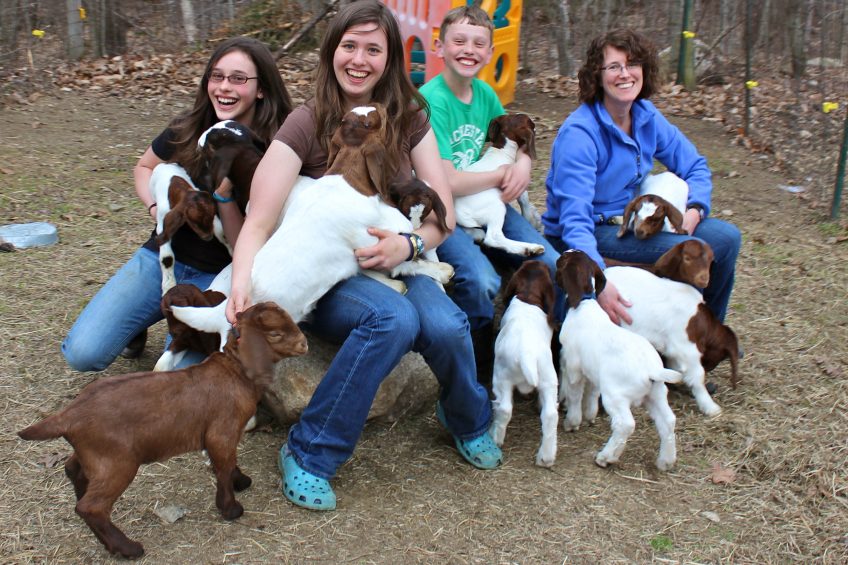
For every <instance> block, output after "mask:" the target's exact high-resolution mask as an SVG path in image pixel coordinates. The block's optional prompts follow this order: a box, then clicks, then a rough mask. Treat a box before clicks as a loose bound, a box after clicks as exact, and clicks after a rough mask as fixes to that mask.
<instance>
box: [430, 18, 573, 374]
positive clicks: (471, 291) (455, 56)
mask: <svg viewBox="0 0 848 565" xmlns="http://www.w3.org/2000/svg"><path fill="white" fill-rule="evenodd" d="M493 34H494V26H493V25H492V21H491V19H489V16H488V14H487V13H486V12H484V11H483V10H481V9H480V8H478V7H476V6H462V7H459V8H454V9H453V10H450V11H449V12H448V13H447V14H446V15H445V18H444V20H443V21H442V26H441V29H440V31H439V39H438V40H437V41H436V51H437V55H438V56H439V57H441V58H442V59H444V62H445V68H444V70H443V71H442V72H441V74H439V75H438V76H437V77H435V78H433V79H432V80H431V81H429V82H428V83H427V84H425V85H424V86H422V87H421V94H422V95H423V96H424V98H425V99H426V100H427V103H428V104H429V105H430V124H431V125H432V127H433V131H434V133H435V134H436V140H437V142H438V144H439V152H440V153H441V156H442V160H443V161H442V162H443V163H444V166H445V172H446V174H447V177H448V180H449V181H450V185H451V191H452V192H453V194H454V196H464V195H468V194H476V193H477V192H481V191H483V190H487V189H489V188H492V187H497V188H499V189H500V190H501V191H502V193H503V194H502V196H501V198H502V199H503V201H504V202H507V203H508V202H511V201H513V200H515V199H516V198H518V196H519V195H520V194H521V193H522V192H524V191H525V190H527V187H528V186H529V184H530V169H531V167H532V162H531V160H530V157H529V156H528V155H527V154H526V153H525V152H524V150H523V149H520V150H519V152H518V155H517V158H516V162H515V164H513V165H504V166H502V167H500V168H498V169H496V170H495V171H490V172H484V173H474V172H467V171H465V169H466V168H467V167H468V166H469V165H471V164H472V163H474V162H475V161H477V160H478V159H479V158H480V152H481V150H482V149H483V145H484V144H485V141H486V131H487V130H488V127H489V122H490V121H491V120H492V119H493V118H496V117H497V116H500V115H502V114H504V113H505V112H504V109H503V106H501V103H500V100H499V99H498V96H497V94H495V91H494V90H493V89H492V87H491V86H489V85H488V84H486V83H485V82H484V81H482V80H480V79H478V78H477V74H478V73H479V72H480V70H481V69H482V68H483V67H484V66H486V65H487V64H488V63H489V61H490V60H491V58H492V53H493V51H494V46H493V44H492V39H493ZM503 232H504V235H505V236H506V237H508V238H510V239H514V240H518V241H525V242H527V243H537V244H539V245H542V246H544V248H545V253H544V254H543V255H541V256H539V257H536V259H540V260H542V261H544V262H545V263H546V264H547V265H548V267H549V268H550V269H551V276H553V273H555V272H556V260H557V259H558V258H559V254H558V253H557V252H556V250H554V248H553V246H551V244H550V243H549V242H548V241H547V240H546V239H545V238H544V237H543V236H542V235H541V234H540V233H539V232H538V231H536V229H535V228H534V227H533V226H532V225H530V223H529V222H528V221H527V220H526V219H524V217H522V216H521V214H519V213H518V212H516V211H515V210H514V209H513V208H512V207H511V206H506V217H505V219H504V227H503ZM438 253H439V259H440V260H441V261H445V262H447V263H450V264H451V265H453V267H454V269H455V271H456V274H455V276H454V285H453V291H452V293H451V296H452V298H453V300H454V302H456V304H457V305H458V306H459V307H460V308H461V309H462V310H463V311H464V312H465V313H466V315H467V316H468V321H469V324H470V325H471V333H472V337H473V338H474V352H475V357H476V358H477V368H478V379H479V380H480V381H481V382H482V383H483V384H489V382H490V381H491V363H492V356H493V350H492V346H493V335H494V331H493V319H494V315H495V308H494V299H495V296H496V295H497V293H498V291H499V290H500V287H501V278H500V276H499V275H498V273H497V272H496V271H495V268H494V266H493V264H492V262H496V263H497V264H499V265H503V266H505V267H512V268H517V266H518V265H519V264H520V263H521V262H522V261H523V260H524V259H525V258H524V257H520V256H518V255H512V254H508V253H506V252H503V251H501V250H499V249H490V248H481V247H479V246H478V245H476V244H475V243H474V241H473V239H472V238H471V236H469V235H468V234H466V233H465V232H464V231H463V230H462V229H459V228H458V229H456V230H455V231H454V233H453V234H452V235H451V236H450V237H448V239H446V240H445V241H444V242H442V244H441V245H440V246H439V248H438ZM561 305H562V299H561V293H558V306H559V307H558V313H560V312H562V307H561ZM560 319H561V318H560Z"/></svg>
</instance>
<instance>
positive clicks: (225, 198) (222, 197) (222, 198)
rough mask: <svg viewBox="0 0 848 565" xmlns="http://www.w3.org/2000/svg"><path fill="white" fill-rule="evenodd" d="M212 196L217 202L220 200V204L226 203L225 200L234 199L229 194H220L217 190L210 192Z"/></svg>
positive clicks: (230, 200)
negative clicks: (227, 195)
mask: <svg viewBox="0 0 848 565" xmlns="http://www.w3.org/2000/svg"><path fill="white" fill-rule="evenodd" d="M212 198H214V199H215V200H216V201H218V202H221V203H222V204H223V203H226V202H232V201H233V200H235V198H233V197H232V196H230V197H225V196H221V195H220V194H218V193H217V192H213V193H212Z"/></svg>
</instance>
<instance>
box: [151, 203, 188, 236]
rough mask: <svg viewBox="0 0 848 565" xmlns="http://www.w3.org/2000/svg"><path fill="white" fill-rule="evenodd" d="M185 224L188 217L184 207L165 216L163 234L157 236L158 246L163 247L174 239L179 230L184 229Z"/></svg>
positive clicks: (175, 209) (174, 209) (172, 210)
mask: <svg viewBox="0 0 848 565" xmlns="http://www.w3.org/2000/svg"><path fill="white" fill-rule="evenodd" d="M185 222H186V217H185V214H184V213H183V210H182V207H177V208H173V209H171V211H170V212H168V213H167V214H165V218H164V220H162V233H160V234H158V235H157V236H156V245H162V244H163V243H165V242H166V241H169V240H170V239H171V238H173V237H174V234H175V233H177V230H178V229H180V228H181V227H183V224H185Z"/></svg>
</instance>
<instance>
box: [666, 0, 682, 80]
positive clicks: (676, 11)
mask: <svg viewBox="0 0 848 565" xmlns="http://www.w3.org/2000/svg"><path fill="white" fill-rule="evenodd" d="M666 13H667V14H668V28H667V29H668V31H667V33H668V44H669V45H670V46H671V53H670V54H669V57H668V60H669V61H672V63H671V64H672V65H673V64H674V62H675V61H677V57H678V56H679V55H680V23H681V22H682V21H683V0H668V3H667V4H666Z"/></svg>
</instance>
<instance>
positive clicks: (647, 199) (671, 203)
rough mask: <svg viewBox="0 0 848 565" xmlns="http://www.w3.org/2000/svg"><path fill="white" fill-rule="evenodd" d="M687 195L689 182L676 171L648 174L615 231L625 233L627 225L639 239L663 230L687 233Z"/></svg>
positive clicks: (620, 233)
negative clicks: (684, 222)
mask: <svg viewBox="0 0 848 565" xmlns="http://www.w3.org/2000/svg"><path fill="white" fill-rule="evenodd" d="M688 197H689V185H688V184H686V181H685V180H683V179H681V178H680V177H678V176H677V175H675V174H674V173H672V172H669V171H666V172H664V173H660V174H658V175H648V177H647V178H646V179H645V180H644V181H643V182H642V186H641V187H640V189H639V196H637V197H636V198H634V199H633V200H631V201H630V202H628V203H627V207H626V208H625V209H624V215H623V219H622V222H621V227H620V228H619V230H618V233H617V234H616V235H617V236H618V237H623V236H624V234H625V233H627V230H628V229H630V230H633V235H635V236H636V239H647V238H649V237H652V236H653V235H656V234H657V233H659V232H660V231H665V232H669V233H677V234H685V233H686V230H685V229H683V214H685V213H686V200H687V198H688Z"/></svg>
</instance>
